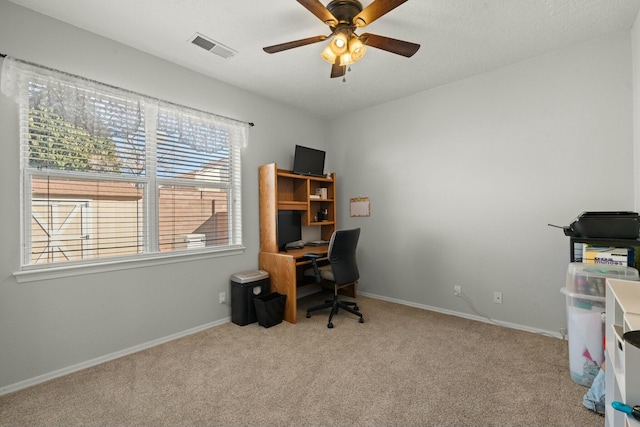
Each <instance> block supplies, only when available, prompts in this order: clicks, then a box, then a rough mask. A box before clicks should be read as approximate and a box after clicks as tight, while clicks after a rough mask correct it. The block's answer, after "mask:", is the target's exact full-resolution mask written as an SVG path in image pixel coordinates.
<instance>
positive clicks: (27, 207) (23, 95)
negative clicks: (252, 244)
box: [2, 58, 249, 282]
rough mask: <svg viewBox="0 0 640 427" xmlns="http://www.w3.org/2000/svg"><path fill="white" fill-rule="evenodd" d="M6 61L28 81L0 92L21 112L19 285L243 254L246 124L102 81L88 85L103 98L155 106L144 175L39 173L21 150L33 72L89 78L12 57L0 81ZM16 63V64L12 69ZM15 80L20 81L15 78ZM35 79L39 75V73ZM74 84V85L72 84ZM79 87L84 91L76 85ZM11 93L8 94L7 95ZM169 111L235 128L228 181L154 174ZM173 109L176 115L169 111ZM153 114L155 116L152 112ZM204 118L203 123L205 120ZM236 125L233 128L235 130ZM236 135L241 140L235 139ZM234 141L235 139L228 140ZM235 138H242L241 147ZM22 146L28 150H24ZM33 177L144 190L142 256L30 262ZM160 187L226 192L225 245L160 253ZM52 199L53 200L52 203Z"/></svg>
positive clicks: (148, 123) (148, 114)
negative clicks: (160, 126) (162, 122)
mask: <svg viewBox="0 0 640 427" xmlns="http://www.w3.org/2000/svg"><path fill="white" fill-rule="evenodd" d="M7 61H11V62H12V63H11V64H10V67H9V68H13V69H12V70H11V71H10V72H14V73H15V72H16V70H15V69H16V68H18V69H19V70H18V72H19V73H20V74H19V75H17V76H16V75H15V74H14V75H12V76H11V77H13V78H12V79H10V80H12V81H15V80H18V79H21V80H23V81H26V82H27V84H26V85H24V82H23V84H22V86H21V87H18V88H11V89H12V90H7V88H6V87H5V85H4V84H3V87H2V92H3V93H4V94H6V95H8V96H10V97H11V96H12V95H13V98H14V100H16V102H17V103H18V108H19V114H18V117H19V120H20V126H19V128H20V131H19V141H20V142H19V144H20V153H21V154H20V156H21V157H20V180H19V181H20V183H19V185H20V199H21V200H20V211H21V212H20V221H21V224H20V240H21V241H20V271H17V272H14V276H15V277H16V279H17V280H18V282H28V281H34V280H46V279H50V278H58V277H68V276H76V275H84V274H93V273H98V272H105V271H115V270H121V269H128V268H138V267H146V266H155V265H165V264H167V263H175V262H183V261H192V260H200V259H210V258H214V257H221V256H233V255H239V254H242V253H244V250H245V247H244V245H243V235H242V203H241V191H242V174H241V162H242V153H241V152H242V149H243V148H244V146H245V145H246V140H247V128H248V125H249V124H248V123H244V122H240V121H238V120H234V119H229V118H226V117H221V116H217V115H215V114H211V113H207V112H202V111H200V110H196V109H192V108H190V107H184V106H181V105H178V104H174V103H170V102H167V101H162V100H158V99H155V98H150V97H146V96H144V95H140V94H138V93H135V92H131V91H128V90H125V89H119V88H113V87H111V86H108V85H105V84H103V83H100V82H94V81H89V82H90V83H91V84H92V85H94V86H100V88H102V87H104V88H106V89H108V90H107V91H106V94H112V93H113V92H114V91H115V92H116V93H117V94H118V96H123V97H130V99H133V100H139V101H142V102H143V103H145V104H148V105H151V106H153V108H151V109H150V108H146V107H145V108H143V112H144V115H145V129H144V132H145V151H146V152H147V153H148V154H151V156H152V157H151V159H152V160H153V161H151V162H150V161H149V158H147V166H146V167H145V173H144V174H142V175H138V176H133V175H126V174H117V173H101V172H86V171H83V172H73V171H66V170H56V169H40V168H37V167H33V166H30V165H29V159H28V155H26V156H25V152H27V153H28V150H29V148H28V147H29V138H30V132H29V126H28V123H27V124H26V125H25V123H24V122H25V121H27V122H28V120H29V115H30V113H29V110H30V108H29V91H28V82H29V81H30V80H32V79H33V78H34V77H32V73H36V75H37V73H38V72H44V74H45V75H46V78H47V79H55V78H56V77H58V76H62V81H64V83H65V84H69V81H70V80H72V81H73V79H77V80H78V82H80V83H83V82H84V83H86V82H88V80H87V79H84V78H82V77H78V76H74V75H70V74H67V73H62V72H59V71H57V70H51V69H46V68H43V67H39V66H37V65H35V64H30V63H24V62H22V61H18V60H15V59H13V58H5V59H4V60H3V61H2V62H3V64H2V81H3V83H4V82H5V81H6V80H7V77H6V76H5V72H6V70H5V66H6V65H7ZM16 64H18V66H16ZM16 77H18V78H16ZM37 77H38V78H39V77H40V75H37ZM71 84H73V83H71ZM80 87H82V86H81V85H80ZM8 92H9V93H8ZM167 109H168V110H171V111H172V112H178V114H184V112H185V111H186V112H188V114H190V115H191V114H193V115H194V116H195V117H197V118H200V117H204V118H205V119H207V122H209V120H210V121H211V122H210V123H212V124H210V125H211V126H213V127H214V128H218V125H217V123H219V122H220V123H222V124H223V125H222V126H220V128H225V129H226V126H231V128H232V129H234V132H233V135H231V133H230V136H229V140H228V145H227V148H228V162H229V164H230V170H229V171H228V173H229V182H228V183H224V182H214V181H210V182H203V181H197V180H196V181H194V180H191V179H181V178H176V177H173V178H165V177H159V176H158V175H159V174H158V173H157V167H156V162H155V160H156V159H155V158H154V157H153V156H155V155H156V150H157V141H158V132H157V129H156V127H157V120H158V118H159V114H160V113H159V111H161V110H165V111H166V110H167ZM173 109H175V111H174V110H173ZM153 113H155V115H154V114H153ZM196 120H197V119H196ZM203 120H204V119H203ZM236 127H237V128H236ZM238 135H240V137H238ZM232 138H234V140H232ZM236 139H239V140H240V143H238V141H237V140H236ZM25 147H26V148H25ZM34 176H39V177H41V176H46V177H54V178H56V177H58V178H63V179H78V178H80V179H83V180H90V181H122V182H130V183H139V184H141V185H142V187H143V199H144V200H143V202H142V203H143V210H144V216H143V223H144V228H145V231H144V234H143V236H144V244H143V246H142V252H139V253H136V254H129V255H118V256H107V257H104V258H89V259H82V260H72V261H63V262H53V263H45V264H34V263H33V262H32V251H31V248H32V245H33V242H32V240H33V238H32V229H31V227H32V214H33V213H34V211H33V209H32V206H33V203H34V202H35V201H36V199H37V197H36V198H34V196H33V193H32V185H31V184H32V178H33V177H34ZM162 185H170V186H175V187H177V186H182V187H186V188H205V189H221V190H223V191H224V192H226V194H227V196H226V203H227V206H226V216H225V217H226V227H227V235H228V236H229V237H228V238H229V241H228V242H227V243H226V244H225V245H220V246H209V247H203V248H190V249H175V248H173V249H171V250H169V251H161V250H160V242H159V239H160V236H159V234H160V231H159V228H160V225H159V217H160V212H159V206H160V202H159V201H160V188H161V186H162ZM50 200H53V199H50Z"/></svg>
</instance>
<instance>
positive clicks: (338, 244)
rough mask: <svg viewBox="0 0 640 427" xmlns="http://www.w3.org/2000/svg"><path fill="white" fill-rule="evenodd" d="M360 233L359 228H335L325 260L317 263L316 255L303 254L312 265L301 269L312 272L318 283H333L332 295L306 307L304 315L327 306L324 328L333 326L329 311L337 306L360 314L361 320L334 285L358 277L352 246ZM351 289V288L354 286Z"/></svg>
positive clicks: (340, 285) (356, 308)
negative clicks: (326, 320) (327, 314)
mask: <svg viewBox="0 0 640 427" xmlns="http://www.w3.org/2000/svg"><path fill="white" fill-rule="evenodd" d="M359 237H360V229H359V228H356V229H353V230H339V231H336V232H335V233H333V235H332V236H331V241H330V242H329V253H328V254H327V258H328V259H329V264H327V265H323V266H318V258H320V255H316V254H306V255H305V256H306V257H307V258H309V259H310V260H311V262H312V265H313V268H310V269H308V270H305V272H304V275H305V276H313V277H315V279H316V283H318V284H324V285H326V284H331V285H333V299H332V300H327V301H325V303H324V304H322V305H318V306H315V307H311V308H310V309H308V310H307V318H309V317H311V312H313V311H316V310H322V309H325V308H329V307H331V313H329V322H328V323H327V327H328V328H333V323H332V322H331V320H332V319H333V315H334V314H336V313H337V312H338V310H339V309H341V308H342V309H344V310H346V311H348V312H349V313H352V314H355V315H356V316H359V317H360V320H359V322H360V323H364V318H363V317H362V313H360V312H359V311H358V310H359V308H358V305H357V304H356V303H355V302H345V301H341V300H340V299H339V298H338V289H340V288H344V287H346V286H350V285H353V284H356V283H357V282H358V279H359V278H360V273H359V272H358V264H357V263H356V247H357V246H358V238H359ZM354 289H355V288H354Z"/></svg>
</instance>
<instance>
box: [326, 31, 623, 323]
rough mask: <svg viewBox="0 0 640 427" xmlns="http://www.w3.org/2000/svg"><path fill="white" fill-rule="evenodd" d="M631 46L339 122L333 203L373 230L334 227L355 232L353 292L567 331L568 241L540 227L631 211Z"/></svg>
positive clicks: (544, 60)
mask: <svg viewBox="0 0 640 427" xmlns="http://www.w3.org/2000/svg"><path fill="white" fill-rule="evenodd" d="M630 40H631V39H630V35H629V34H628V33H625V34H620V35H617V36H613V37H609V38H606V39H602V40H598V41H595V42H591V43H587V44H582V45H579V46H575V47H573V48H570V49H566V50H563V51H560V52H556V53H553V54H550V55H546V56H543V57H540V58H536V59H533V60H529V61H526V62H522V63H519V64H516V65H513V66H510V67H506V68H503V69H499V70H496V71H493V72H489V73H486V74H482V75H478V76H475V77H472V78H469V79H466V80H463V81H459V82H456V83H453V84H449V85H446V86H443V87H439V88H437V89H434V90H430V91H427V92H423V93H418V94H416V95H414V96H411V97H408V98H404V99H401V100H398V101H395V102H390V103H388V104H384V105H379V106H376V107H373V108H370V109H366V110H360V111H356V112H354V113H352V114H350V115H348V116H345V117H343V118H342V119H340V120H336V121H335V122H333V123H332V124H331V134H330V135H329V139H330V140H331V141H333V143H332V144H331V150H330V157H331V160H332V162H333V163H334V164H335V165H336V166H335V168H336V170H338V171H339V172H340V177H341V183H342V185H341V187H340V191H341V195H340V202H341V203H342V204H343V206H344V204H346V203H347V202H348V200H349V198H351V197H357V196H369V197H370V198H371V217H370V218H364V219H363V218H350V217H347V216H346V215H345V211H342V213H343V216H342V218H340V220H341V225H343V226H360V227H362V228H363V231H362V235H361V236H362V237H361V239H362V243H361V245H360V248H361V250H360V259H361V262H360V263H361V265H362V280H361V284H360V286H359V289H360V290H361V291H363V292H366V293H371V294H376V295H382V296H384V297H387V298H390V299H396V300H400V301H405V302H409V303H411V304H414V305H422V306H432V307H437V308H438V309H441V310H445V311H446V310H450V311H454V312H461V313H467V314H469V315H470V316H476V317H477V316H479V315H478V314H477V313H476V312H474V310H473V309H472V308H471V305H470V304H468V303H467V302H466V301H465V299H464V298H458V297H455V296H454V295H453V287H454V286H455V285H459V286H461V287H462V291H463V293H464V294H466V296H467V297H468V298H469V299H470V300H471V301H472V302H473V305H474V306H475V308H476V309H477V311H479V312H481V313H484V314H486V315H488V316H490V317H492V318H494V319H497V320H500V321H503V322H507V323H511V324H513V325H514V326H515V325H520V326H523V327H525V329H527V328H529V329H539V330H544V331H551V332H555V333H556V334H557V333H558V331H559V329H560V328H564V327H566V321H565V308H566V307H565V300H564V297H563V295H561V294H560V288H561V287H563V286H564V283H565V274H566V271H567V263H568V262H569V240H568V238H566V237H565V236H564V234H563V232H562V230H559V229H555V228H551V227H548V226H547V223H554V224H559V225H566V224H568V223H569V222H570V221H571V220H572V219H573V218H574V217H575V216H576V215H578V214H579V213H580V212H582V211H587V210H632V209H633V207H634V203H633V202H634V170H633V155H634V151H633V136H632V122H633V120H632V91H631V84H632V78H631V42H630ZM354 123H357V124H358V125H357V132H354V129H353V127H352V126H353V124H354ZM354 134H357V137H355V138H351V139H350V140H349V141H342V140H341V139H340V138H341V135H354ZM494 291H501V292H503V300H504V303H503V304H501V305H499V304H494V303H493V292H494Z"/></svg>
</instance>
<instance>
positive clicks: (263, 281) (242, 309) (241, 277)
mask: <svg viewBox="0 0 640 427" xmlns="http://www.w3.org/2000/svg"><path fill="white" fill-rule="evenodd" d="M268 293H269V273H267V272H266V271H263V270H250V271H244V272H242V273H236V274H234V275H232V276H231V321H232V322H233V323H235V324H236V325H240V326H245V325H248V324H249V323H255V322H256V321H257V320H258V318H257V316H256V306H255V304H254V303H253V300H254V298H256V297H257V296H260V295H267V294H268Z"/></svg>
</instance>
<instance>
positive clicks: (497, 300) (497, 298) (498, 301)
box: [493, 291, 502, 304]
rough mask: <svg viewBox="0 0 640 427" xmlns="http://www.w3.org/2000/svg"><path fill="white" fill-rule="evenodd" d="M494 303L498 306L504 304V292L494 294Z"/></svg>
mask: <svg viewBox="0 0 640 427" xmlns="http://www.w3.org/2000/svg"><path fill="white" fill-rule="evenodd" d="M493 302H495V303H496V304H502V292H498V291H495V292H494V293H493Z"/></svg>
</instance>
